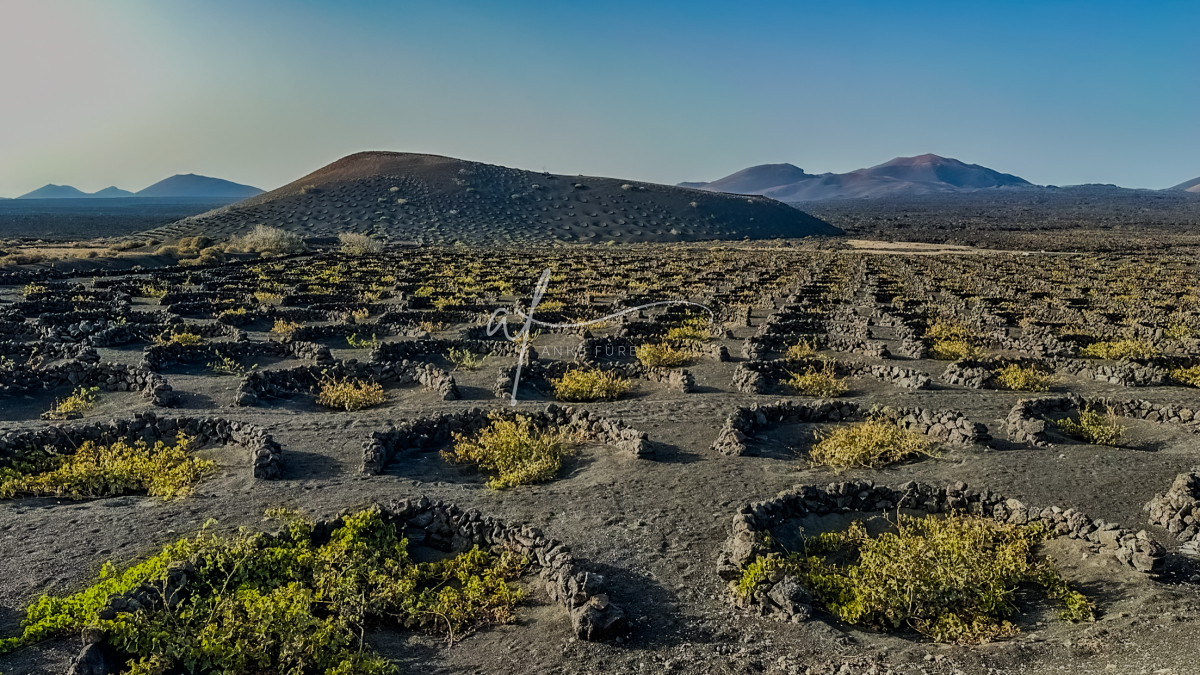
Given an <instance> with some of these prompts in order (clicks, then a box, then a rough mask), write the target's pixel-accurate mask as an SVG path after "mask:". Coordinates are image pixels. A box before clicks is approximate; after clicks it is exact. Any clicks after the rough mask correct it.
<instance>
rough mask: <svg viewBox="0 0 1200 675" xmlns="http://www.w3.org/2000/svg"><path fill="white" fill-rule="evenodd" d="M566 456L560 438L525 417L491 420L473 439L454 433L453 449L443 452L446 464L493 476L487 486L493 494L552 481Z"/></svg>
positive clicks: (566, 447)
mask: <svg viewBox="0 0 1200 675" xmlns="http://www.w3.org/2000/svg"><path fill="white" fill-rule="evenodd" d="M568 454H570V449H569V448H568V446H567V445H566V443H565V440H564V439H563V437H562V435H561V434H557V433H554V432H551V431H547V430H542V429H538V428H537V427H536V426H534V424H533V421H532V420H530V419H529V418H528V417H526V416H524V415H517V416H516V418H515V419H513V420H506V419H503V418H500V417H498V416H493V417H492V423H491V424H490V425H488V426H487V428H485V429H483V430H482V431H480V432H479V433H478V434H477V435H476V436H474V437H468V436H467V435H465V434H461V433H455V434H454V447H453V448H452V449H448V450H443V451H442V457H443V458H444V459H445V460H446V461H449V462H454V463H456V464H473V465H475V466H477V467H479V468H480V469H481V470H483V471H493V472H495V473H496V476H495V477H494V478H491V479H489V480H488V482H487V485H488V487H490V488H493V489H496V490H501V489H504V488H510V487H514V486H517V485H529V484H531V483H544V482H546V481H549V480H553V479H554V476H555V475H556V474H557V473H558V470H559V469H560V468H562V459H563V457H564V456H566V455H568Z"/></svg>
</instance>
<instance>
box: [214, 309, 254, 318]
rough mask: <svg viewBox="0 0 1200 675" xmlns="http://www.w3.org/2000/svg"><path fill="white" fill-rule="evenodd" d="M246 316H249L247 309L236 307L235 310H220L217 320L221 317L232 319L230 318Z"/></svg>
mask: <svg viewBox="0 0 1200 675" xmlns="http://www.w3.org/2000/svg"><path fill="white" fill-rule="evenodd" d="M248 314H250V310H249V309H247V308H245V307H238V308H237V309H226V310H222V311H221V313H220V314H218V315H217V318H218V319H220V318H222V317H230V318H232V317H236V316H247V315H248Z"/></svg>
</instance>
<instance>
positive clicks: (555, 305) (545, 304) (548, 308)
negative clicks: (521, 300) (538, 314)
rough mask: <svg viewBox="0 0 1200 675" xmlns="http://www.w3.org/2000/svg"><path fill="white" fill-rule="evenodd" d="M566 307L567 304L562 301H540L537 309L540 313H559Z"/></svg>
mask: <svg viewBox="0 0 1200 675" xmlns="http://www.w3.org/2000/svg"><path fill="white" fill-rule="evenodd" d="M566 306H567V303H565V302H563V301H562V300H542V301H541V302H539V303H538V306H537V309H538V311H542V312H559V311H562V309H563V308H564V307H566Z"/></svg>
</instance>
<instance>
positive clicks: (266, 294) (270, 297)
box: [254, 291, 283, 305]
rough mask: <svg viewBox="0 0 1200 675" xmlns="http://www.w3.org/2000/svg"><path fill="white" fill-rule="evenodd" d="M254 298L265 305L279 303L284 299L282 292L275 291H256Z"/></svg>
mask: <svg viewBox="0 0 1200 675" xmlns="http://www.w3.org/2000/svg"><path fill="white" fill-rule="evenodd" d="M254 299H256V300H258V302H259V303H260V304H263V305H277V304H279V301H280V300H282V299H283V294H282V293H273V292H271V291H256V292H255V293H254Z"/></svg>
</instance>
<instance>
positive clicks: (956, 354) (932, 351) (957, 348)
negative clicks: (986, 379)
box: [929, 340, 987, 361]
mask: <svg viewBox="0 0 1200 675" xmlns="http://www.w3.org/2000/svg"><path fill="white" fill-rule="evenodd" d="M929 355H930V356H932V357H933V358H935V359H937V360H939V361H962V360H963V359H979V358H983V357H984V356H986V355H987V351H986V350H984V349H983V348H982V347H977V346H975V345H974V344H972V343H970V342H967V341H966V340H937V341H936V342H934V343H933V346H932V347H930V348H929Z"/></svg>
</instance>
